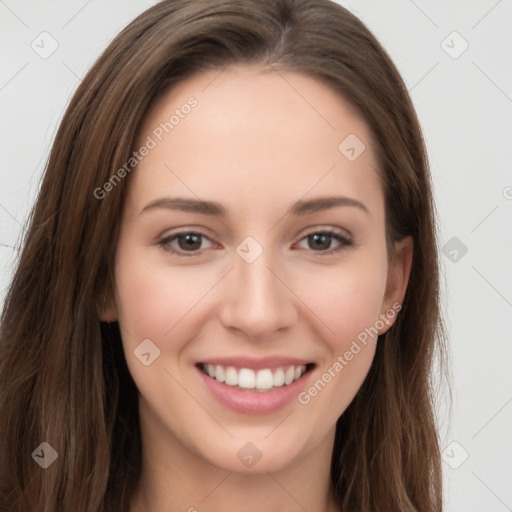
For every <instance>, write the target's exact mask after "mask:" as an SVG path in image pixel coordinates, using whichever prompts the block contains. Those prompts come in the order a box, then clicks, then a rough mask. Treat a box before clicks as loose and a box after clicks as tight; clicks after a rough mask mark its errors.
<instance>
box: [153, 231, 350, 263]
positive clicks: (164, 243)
mask: <svg viewBox="0 0 512 512" xmlns="http://www.w3.org/2000/svg"><path fill="white" fill-rule="evenodd" d="M185 235H197V236H200V237H203V238H207V239H208V240H209V238H208V237H207V236H206V235H204V234H203V233H198V232H196V231H180V232H179V233H174V234H173V235H171V236H168V237H166V238H164V239H162V240H160V241H159V242H158V245H159V246H160V247H161V248H162V249H163V250H164V251H167V252H168V253H170V254H175V255H177V256H180V257H181V256H183V257H189V256H200V255H201V254H202V253H201V252H200V251H199V252H197V251H194V252H192V251H181V250H176V249H174V248H172V247H171V246H170V245H169V244H170V242H171V241H172V240H174V239H175V238H179V237H180V236H185ZM312 235H329V236H331V237H333V238H334V239H335V240H337V241H338V242H340V245H339V246H338V247H337V248H335V249H326V250H324V251H312V252H313V254H314V255H315V256H320V257H324V256H329V255H331V254H335V253H338V252H341V251H343V250H346V249H347V247H351V246H354V245H355V244H354V242H353V240H351V239H350V238H347V237H346V236H344V235H342V234H340V233H339V232H338V231H335V230H333V229H323V230H320V231H312V232H311V233H308V234H307V235H305V236H303V237H302V238H301V239H300V240H299V243H300V242H302V241H303V240H304V239H306V238H308V237H310V236H312Z"/></svg>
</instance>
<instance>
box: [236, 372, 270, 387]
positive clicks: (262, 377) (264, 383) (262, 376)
mask: <svg viewBox="0 0 512 512" xmlns="http://www.w3.org/2000/svg"><path fill="white" fill-rule="evenodd" d="M242 371H243V370H240V373H242ZM273 385H274V376H273V375H272V372H271V371H270V370H260V371H259V372H258V375H257V377H256V387H257V388H258V389H270V388H271V387H272V386H273Z"/></svg>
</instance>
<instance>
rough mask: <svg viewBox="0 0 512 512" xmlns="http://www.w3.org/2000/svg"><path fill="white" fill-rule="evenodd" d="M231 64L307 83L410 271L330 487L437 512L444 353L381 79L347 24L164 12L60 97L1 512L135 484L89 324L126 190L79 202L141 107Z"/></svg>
mask: <svg viewBox="0 0 512 512" xmlns="http://www.w3.org/2000/svg"><path fill="white" fill-rule="evenodd" d="M237 63H244V64H245V63H254V64H262V65H265V66H271V67H272V68H274V69H275V70H284V71H294V72H300V73H303V74H306V75H309V76H311V77H313V78H315V79H317V80H320V81H322V82H323V83H325V84H327V85H328V86H330V87H332V88H333V89H334V90H335V91H337V92H339V94H340V95H341V96H342V97H343V98H345V99H346V100H348V101H349V102H350V103H352V104H353V105H354V106H355V107H356V108H357V109H358V110H359V112H360V113H361V114H362V115H363V116H364V119H365V120H366V122H367V124H368V126H369V127H370V129H371V130H372V132H373V134H374V138H375V141H376V144H377V146H376V147H375V150H376V151H377V154H378V158H379V163H380V169H379V170H380V173H381V175H382V180H383V187H384V194H385V204H386V234H387V237H388V242H389V246H388V247H389V248H391V244H392V243H393V242H394V241H397V240H399V239H401V238H403V237H404V236H406V235H411V236H412V237H413V240H414V256H413V264H412V270H411V275H410V281H409V287H408V291H407V294H406V297H405V300H404V303H403V308H402V311H401V312H400V314H399V315H398V319H397V321H396V323H395V324H394V325H393V327H392V328H391V329H390V330H389V331H388V332H387V333H386V334H384V335H382V336H381V337H380V341H379V343H378V348H377V352H376V355H375V358H374V361H373V364H372V367H371V369H370V372H369V374H368V376H367V378H366V380H365V382H364V384H363V386H362V387H361V389H360V390H359V392H358V394H357V396H356V397H355V399H354V400H353V402H352V403H351V404H350V406H349V407H348V409H347V410H346V411H345V412H344V413H343V415H342V416H341V417H340V419H339V420H338V423H337V427H336V439H335V445H334V451H333V457H332V465H331V468H332V471H331V480H332V486H333V488H334V489H335V492H336V496H337V497H338V498H339V502H340V507H341V508H342V509H343V510H344V511H352V510H357V511H358V512H370V511H377V510H378V511H379V512H397V511H407V512H409V511H421V512H434V511H440V510H441V509H442V482H441V463H440V453H439V452H440V451H439V444H438V437H437V430H436V424H435V416H434V405H435V403H434V401H433V400H434V393H433V387H432V384H433V383H432V379H431V375H432V366H433V363H434V362H435V361H437V360H438V358H436V357H435V356H436V354H440V355H441V356H443V353H444V351H443V350H442V349H443V339H444V336H443V329H442V322H441V318H440V315H439V309H440V308H439V275H438V259H437V255H438V249H437V243H436V228H435V220H434V219H435V218H434V205H433V201H432V193H431V184H430V174H429V170H428V162H427V156H426V151H425V147H424V143H423V139H422V135H421V131H420V127H419V123H418V120H417V116H416V113H415V110H414V108H413V105H412V103H411V100H410V98H409V95H408V93H407V89H406V87H405V85H404V83H403V81H402V79H401V78H400V76H399V74H398V72H397V70H396V68H395V67H394V65H393V64H392V62H391V60H390V58H389V57H388V55H387V54H386V52H385V51H384V49H383V48H382V47H381V46H380V44H379V43H378V42H377V41H376V39H375V38H374V36H373V35H372V34H371V33H370V32H369V30H368V29H367V28H366V27H365V26H364V24H363V23H362V22H361V21H360V20H358V19H357V18H356V17H355V16H354V15H352V14H351V13H350V12H349V11H347V10H346V9H344V8H343V7H341V6H339V5H337V4H335V3H333V2H330V1H329V0H276V1H265V0H244V1H243V2H239V1H236V0H164V1H162V2H160V3H158V4H156V5H155V6H154V7H152V8H150V9H148V10H147V11H145V12H144V13H143V14H141V15H140V16H139V17H138V18H136V19H135V20H134V21H133V22H132V23H130V24H129V25H128V26H127V27H126V28H125V29H124V30H123V31H122V32H121V33H120V34H119V35H118V36H117V37H116V38H115V39H114V40H113V41H112V43H111V44H110V45H109V46H108V48H107V49H106V50H105V51H104V53H103V54H102V55H101V56H100V58H99V59H98V61H97V62H96V63H95V64H94V66H93V67H92V68H91V70H90V71H89V72H88V74H87V76H86V77H85V78H84V80H83V81H82V83H81V84H80V86H79V87H78V89H77V91H76V93H75V94H74V96H73V98H72V100H71V102H70V104H69V106H68V108H67V110H66V113H65V115H64V118H63V120H62V122H61V124H60V127H59V130H58V132H57V134H56V137H55V142H54V144H53V147H52V150H51V153H50V156H49V159H48V162H47V165H46V169H45V173H44V177H43V181H42V185H41V190H40V193H39V197H38V199H37V202H36V204H35V206H34V209H33V211H32V213H31V217H30V220H29V226H28V229H27V230H26V232H25V236H24V240H23V248H22V251H21V254H20V257H19V263H18V266H17V269H16V272H15V274H14V277H13V280H12V284H11V286H10V289H9V291H8V294H7V298H6V301H5V305H4V310H3V315H2V324H1V331H0V386H1V389H0V410H1V411H2V414H1V418H0V502H1V505H2V506H3V510H4V511H5V512H35V511H36V510H37V511H38V512H64V511H65V512H69V511H71V510H73V511H80V512H104V511H118V510H128V509H129V504H130V499H131V496H132V494H131V493H132V491H133V489H134V488H135V485H136V483H137V480H138V478H139V475H140V470H141V439H140V430H139V423H138V419H139V418H138V403H137V400H138V398H137V389H136V386H135V384H134V382H133V380H132V379H131V376H130V374H129V372H128V369H127V365H126V361H125V358H124V354H123V350H122V345H121V337H120V332H119V326H118V324H116V323H112V324H106V323H103V322H100V321H99V317H98V311H99V309H98V308H99V305H100V304H101V303H102V300H103V297H104V295H105V294H108V293H109V290H111V286H112V284H113V283H112V275H113V274H112V268H113V261H114V254H115V249H116V242H117V237H118V231H119V220H120V214H121V210H122V208H123V197H124V191H125V188H126V185H127V182H128V180H129V179H130V178H129V176H127V177H126V178H125V179H124V180H121V181H120V182H119V183H118V184H117V185H116V186H115V188H114V189H113V190H111V191H110V192H109V194H108V196H107V197H105V198H103V199H98V198H97V197H96V196H97V194H94V190H95V189H97V188H98V187H101V186H102V185H103V184H104V183H106V182H107V181H108V180H109V178H110V177H111V176H112V174H113V173H114V172H115V171H116V170H117V169H119V168H120V167H122V166H123V164H124V163H125V162H126V161H127V160H128V159H129V158H130V156H131V155H132V151H133V150H134V143H135V140H136V136H137V134H138V131H139V129H140V127H141V123H142V121H143V119H144V116H145V114H146V113H147V111H148V108H149V107H150V105H151V104H152V103H153V101H154V100H155V98H156V97H157V96H158V95H159V94H161V93H162V92H163V91H164V90H168V88H169V87H171V86H172V85H173V84H175V83H177V82H178V81H180V80H183V79H184V78H186V77H188V76H190V75H191V74H192V73H195V72H198V71H201V70H206V69H219V70H220V69H223V68H224V67H225V66H228V65H231V64H237ZM199 108H200V107H199ZM133 172H136V171H133ZM390 251H391V249H390ZM442 359H443V357H441V360H442ZM42 442H47V443H48V444H49V445H50V446H51V447H53V448H54V449H55V451H56V452H57V454H58V458H57V460H56V461H55V462H54V463H53V464H52V465H50V466H49V467H48V468H47V469H42V468H40V467H39V465H38V464H36V463H35V462H34V460H35V459H34V460H32V459H33V457H31V454H32V453H33V451H34V450H35V448H36V447H38V446H39V445H40V444H41V443H42Z"/></svg>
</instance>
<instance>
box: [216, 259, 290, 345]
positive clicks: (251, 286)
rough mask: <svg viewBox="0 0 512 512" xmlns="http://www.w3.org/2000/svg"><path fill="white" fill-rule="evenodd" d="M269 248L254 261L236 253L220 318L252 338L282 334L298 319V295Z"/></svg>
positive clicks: (226, 284)
mask: <svg viewBox="0 0 512 512" xmlns="http://www.w3.org/2000/svg"><path fill="white" fill-rule="evenodd" d="M278 268H279V266H278V265H277V264H276V260H275V259H273V258H272V255H271V251H270V250H264V251H263V253H262V254H261V255H260V256H259V257H258V258H257V259H256V260H255V261H253V262H252V263H248V262H247V261H245V260H244V259H243V258H241V257H239V256H238V254H235V258H234V268H233V270H232V271H231V272H230V273H229V276H228V279H227V280H226V282H225V284H224V286H225V295H224V296H223V299H222V303H221V306H220V312H219V317H220V321H221V323H222V324H223V325H224V327H225V328H226V329H229V330H235V331H240V332H242V333H243V335H244V336H245V337H247V338H249V339H252V340H253V341H258V340H260V341H262V340H268V339H270V338H272V335H274V334H275V333H278V332H279V333H278V334H277V335H278V336H282V334H283V332H284V330H285V329H286V328H287V327H290V326H292V325H294V323H295V322H296V321H297V318H298V312H297V307H296V306H297V304H296V297H295V295H294V294H293V292H292V290H291V289H290V288H289V284H288V283H287V282H286V281H287V279H286V274H285V273H284V272H280V271H279V270H277V269H278Z"/></svg>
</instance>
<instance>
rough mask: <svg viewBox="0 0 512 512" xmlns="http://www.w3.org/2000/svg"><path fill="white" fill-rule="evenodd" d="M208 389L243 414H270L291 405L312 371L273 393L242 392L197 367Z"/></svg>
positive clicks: (221, 401)
mask: <svg viewBox="0 0 512 512" xmlns="http://www.w3.org/2000/svg"><path fill="white" fill-rule="evenodd" d="M196 370H197V371H198V372H199V375H200V376H201V378H202V379H203V382H204V383H205V385H206V387H207V388H208V389H209V390H210V392H211V393H212V395H213V396H214V397H215V398H216V399H217V400H218V401H219V402H220V403H221V404H222V405H224V406H226V407H229V408H230V409H232V410H234V411H236V412H239V413H242V414H269V413H272V412H275V411H278V410H279V409H282V408H283V407H284V406H285V405H287V404H288V403H290V402H291V401H292V400H293V399H294V398H297V396H298V394H299V393H300V392H301V391H302V390H303V389H304V387H305V384H306V381H307V380H308V377H309V374H310V373H311V370H310V371H308V372H306V373H305V374H304V375H303V376H302V377H301V378H300V379H298V380H296V381H295V382H293V383H292V384H290V385H288V386H286V385H283V386H281V387H279V388H276V389H274V390H272V391H263V392H260V391H253V390H249V391H242V390H240V389H236V388H233V387H231V386H228V385H226V384H223V383H222V382H219V381H218V380H215V379H213V378H212V377H209V376H208V375H206V374H205V373H203V372H202V371H201V370H200V369H199V368H197V367H196Z"/></svg>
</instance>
